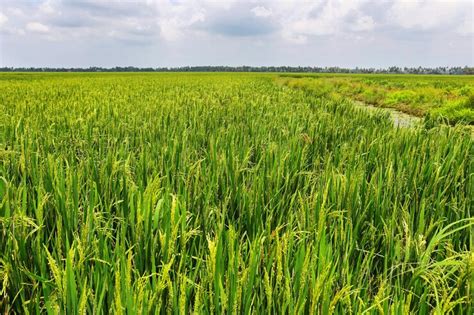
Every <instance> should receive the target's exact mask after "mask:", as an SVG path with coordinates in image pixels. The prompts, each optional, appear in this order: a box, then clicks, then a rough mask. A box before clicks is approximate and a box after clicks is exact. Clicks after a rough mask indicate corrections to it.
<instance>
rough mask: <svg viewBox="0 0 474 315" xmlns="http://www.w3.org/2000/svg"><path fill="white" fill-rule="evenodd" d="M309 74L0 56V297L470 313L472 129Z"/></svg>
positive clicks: (57, 302)
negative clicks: (70, 69)
mask: <svg viewBox="0 0 474 315" xmlns="http://www.w3.org/2000/svg"><path fill="white" fill-rule="evenodd" d="M298 80H300V79H298ZM311 80H313V79H311ZM341 81H343V80H341ZM297 82H301V81H297ZM311 82H313V81H311ZM314 82H315V83H317V82H319V81H318V80H314ZM343 82H344V81H343ZM347 82H350V81H347ZM452 82H453V84H455V83H456V82H457V81H456V82H455V80H453V81H452ZM361 84H362V83H361ZM364 84H366V85H368V84H369V83H364ZM446 84H448V85H449V84H450V83H446ZM323 87H325V85H323ZM341 88H344V84H343V85H342V86H341ZM435 89H436V88H435ZM450 89H451V88H450ZM452 89H453V90H456V91H458V89H457V88H454V87H453V88H452ZM318 91H319V89H315V91H313V92H318ZM331 91H333V89H332V88H331V89H329V93H331ZM313 92H311V91H309V90H307V89H290V88H288V87H286V86H284V85H279V84H275V75H265V74H87V73H86V74H8V75H7V74H0V128H1V132H0V200H1V201H0V301H1V302H0V311H1V313H13V312H16V313H27V312H29V313H40V312H48V313H53V314H56V313H67V314H75V313H81V314H84V313H97V314H101V313H109V312H114V313H118V314H120V313H128V314H135V313H139V314H148V313H159V312H162V313H174V314H187V313H191V312H195V313H197V314H202V313H204V314H206V313H216V314H221V313H234V314H241V313H243V314H263V313H269V314H272V313H287V314H296V313H304V314H306V313H309V314H319V313H320V314H331V313H339V314H351V313H352V314H359V313H369V314H370V313H372V314H378V313H384V314H407V313H417V314H430V313H436V314H445V313H454V314H461V313H463V314H472V313H473V310H474V305H473V302H472V294H473V289H474V254H473V252H472V248H473V244H474V236H473V235H474V233H473V232H474V219H473V218H472V217H471V216H472V211H473V210H472V209H473V207H472V205H473V203H472V201H473V188H474V182H473V179H474V176H473V173H474V172H473V166H474V165H473V164H474V159H473V153H474V152H473V151H474V150H473V142H472V141H473V140H472V137H471V135H470V133H468V132H466V131H464V130H463V129H462V128H461V127H448V126H446V125H442V124H441V125H437V124H436V123H435V122H433V121H431V122H430V123H429V124H428V123H426V124H425V125H424V126H423V127H419V128H394V127H393V125H392V122H391V121H390V119H389V117H388V116H387V115H385V114H383V113H382V112H375V113H368V112H366V111H364V110H363V109H360V108H357V107H355V106H353V104H352V102H351V101H347V100H346V99H345V98H344V97H339V98H318V97H315V95H314V93H313ZM453 93H454V92H453ZM456 93H458V92H456Z"/></svg>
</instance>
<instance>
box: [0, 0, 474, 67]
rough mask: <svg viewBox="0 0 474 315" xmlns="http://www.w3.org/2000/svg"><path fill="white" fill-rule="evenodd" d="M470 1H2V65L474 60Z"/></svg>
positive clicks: (448, 63)
mask: <svg viewBox="0 0 474 315" xmlns="http://www.w3.org/2000/svg"><path fill="white" fill-rule="evenodd" d="M473 3H474V2H472V1H465V0H451V1H449V0H444V1H439V0H430V1H428V0H425V1H416V0H411V1H406V0H393V1H380V0H379V1H374V0H372V1H366V0H351V1H343V0H339V1H334V0H314V1H306V0H293V1H283V0H276V1H275V0H274V1H270V0H261V1H258V0H249V1H233V0H229V1H225V0H220V1H209V0H190V1H184V0H183V1H181V0H136V1H131V0H128V1H119V0H107V1H102V0H95V1H92V0H69V1H61V0H35V1H24V0H16V1H12V0H2V1H1V3H0V65H1V66H37V67H45V66H49V67H89V66H103V67H113V66H128V65H131V66H138V67H162V66H168V67H169V66H186V65H191V66H192V65H230V66H237V65H251V66H259V65H291V66H299V65H301V66H341V67H356V66H359V67H387V66H391V65H398V66H419V65H421V66H438V65H439V66H459V65H460V66H464V65H468V66H473V65H474V57H473V56H474V47H473V45H474V26H473V16H474V11H473V10H474V5H473Z"/></svg>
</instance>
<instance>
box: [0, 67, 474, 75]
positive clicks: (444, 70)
mask: <svg viewBox="0 0 474 315" xmlns="http://www.w3.org/2000/svg"><path fill="white" fill-rule="evenodd" d="M0 72H301V73H308V72H310V73H391V74H394V73H404V74H450V75H451V74H454V75H458V74H463V75H472V74H474V68H473V67H468V66H464V67H436V68H429V67H403V68H401V67H395V66H394V67H389V68H341V67H311V66H306V67H301V66H300V67H292V66H260V67H253V66H237V67H231V66H187V67H158V68H152V67H147V68H138V67H131V66H129V67H112V68H103V67H89V68H49V67H46V68H41V67H16V68H14V67H3V68H0Z"/></svg>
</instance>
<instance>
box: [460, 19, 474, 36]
mask: <svg viewBox="0 0 474 315" xmlns="http://www.w3.org/2000/svg"><path fill="white" fill-rule="evenodd" d="M456 31H457V32H458V33H459V34H461V35H474V23H473V21H472V18H465V19H464V21H463V22H462V24H461V25H459V27H458V28H457V29H456Z"/></svg>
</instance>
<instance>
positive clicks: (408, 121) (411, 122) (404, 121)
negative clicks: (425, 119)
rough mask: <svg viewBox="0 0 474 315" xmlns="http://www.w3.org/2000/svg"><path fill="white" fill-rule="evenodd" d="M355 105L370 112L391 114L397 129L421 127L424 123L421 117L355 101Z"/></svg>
mask: <svg viewBox="0 0 474 315" xmlns="http://www.w3.org/2000/svg"><path fill="white" fill-rule="evenodd" d="M354 105H355V106H357V107H359V108H363V109H365V110H369V111H381V112H384V113H389V114H390V117H391V119H392V121H393V125H394V126H395V127H401V128H409V127H415V126H416V125H419V124H420V123H421V121H422V119H421V118H420V117H416V116H412V115H409V114H406V113H404V112H401V111H398V110H396V109H393V108H384V107H375V106H372V105H369V104H366V103H363V102H358V101H354Z"/></svg>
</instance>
